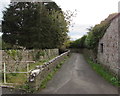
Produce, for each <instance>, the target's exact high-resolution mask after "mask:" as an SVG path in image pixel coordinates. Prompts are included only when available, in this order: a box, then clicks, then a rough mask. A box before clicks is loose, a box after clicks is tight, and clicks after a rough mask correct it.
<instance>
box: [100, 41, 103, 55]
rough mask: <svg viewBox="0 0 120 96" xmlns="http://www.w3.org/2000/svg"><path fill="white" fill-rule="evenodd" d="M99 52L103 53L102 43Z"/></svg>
mask: <svg viewBox="0 0 120 96" xmlns="http://www.w3.org/2000/svg"><path fill="white" fill-rule="evenodd" d="M100 52H101V53H103V43H101V44H100Z"/></svg>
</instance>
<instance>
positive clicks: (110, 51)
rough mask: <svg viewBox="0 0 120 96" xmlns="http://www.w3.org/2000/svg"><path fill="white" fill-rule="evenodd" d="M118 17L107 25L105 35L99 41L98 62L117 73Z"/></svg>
mask: <svg viewBox="0 0 120 96" xmlns="http://www.w3.org/2000/svg"><path fill="white" fill-rule="evenodd" d="M118 32H119V31H118V17H117V18H115V19H114V20H113V21H112V22H111V24H110V26H109V27H108V29H107V31H106V33H105V35H104V36H103V38H102V39H101V40H100V41H99V46H98V55H97V59H98V62H100V63H101V64H103V65H104V66H105V67H106V68H107V69H108V70H110V71H111V72H113V73H115V74H118V67H119V66H118V63H119V62H120V61H119V60H118V59H119V58H118V55H119V54H120V53H119V52H118V48H119V46H118V41H119V40H118V39H119V37H118V36H119V35H118Z"/></svg>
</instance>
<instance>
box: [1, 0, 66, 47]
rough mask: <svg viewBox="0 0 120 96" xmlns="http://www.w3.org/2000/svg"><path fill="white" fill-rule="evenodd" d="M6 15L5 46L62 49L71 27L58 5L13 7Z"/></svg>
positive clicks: (21, 3)
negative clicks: (6, 44) (7, 44)
mask: <svg viewBox="0 0 120 96" xmlns="http://www.w3.org/2000/svg"><path fill="white" fill-rule="evenodd" d="M3 14H4V17H3V23H2V25H3V26H2V27H3V28H2V29H3V40H4V41H5V42H6V43H10V44H12V45H15V44H16V43H17V44H18V45H19V46H24V47H26V48H59V47H60V46H62V45H63V44H64V41H65V38H66V37H67V32H68V23H67V21H66V20H65V16H64V14H63V12H62V10H61V8H59V7H58V6H57V5H56V3H55V2H44V3H33V2H31V3H30V2H27V3H26V2H19V3H11V4H10V7H9V8H7V10H6V11H4V12H3Z"/></svg>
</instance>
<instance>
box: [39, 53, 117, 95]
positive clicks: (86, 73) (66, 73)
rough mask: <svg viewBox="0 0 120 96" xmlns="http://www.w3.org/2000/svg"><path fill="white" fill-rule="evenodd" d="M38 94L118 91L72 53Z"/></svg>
mask: <svg viewBox="0 0 120 96" xmlns="http://www.w3.org/2000/svg"><path fill="white" fill-rule="evenodd" d="M38 94H118V89H117V88H116V87H114V86H112V85H111V84H109V83H108V82H107V81H105V80H104V79H103V78H102V77H100V76H99V75H98V74H97V73H95V72H94V71H93V70H92V68H91V67H90V65H89V64H87V63H86V61H85V59H84V57H83V55H82V54H80V53H72V55H71V57H70V58H69V59H68V60H67V61H66V62H65V64H63V66H62V68H61V69H60V70H59V71H58V72H57V73H56V74H55V76H54V77H53V79H52V80H51V81H49V82H48V84H47V86H46V88H45V89H43V90H42V91H40V92H38Z"/></svg>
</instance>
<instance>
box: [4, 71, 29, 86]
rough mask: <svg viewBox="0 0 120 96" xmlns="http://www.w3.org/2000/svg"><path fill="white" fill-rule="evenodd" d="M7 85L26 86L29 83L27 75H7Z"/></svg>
mask: <svg viewBox="0 0 120 96" xmlns="http://www.w3.org/2000/svg"><path fill="white" fill-rule="evenodd" d="M6 77H7V83H18V84H24V82H26V81H27V74H23V73H7V75H6Z"/></svg>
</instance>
